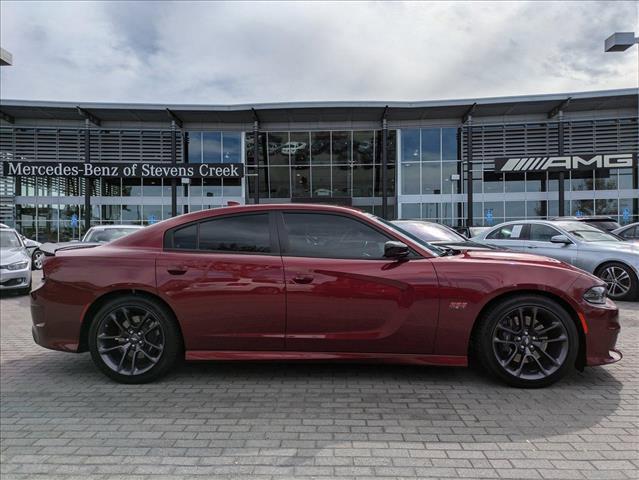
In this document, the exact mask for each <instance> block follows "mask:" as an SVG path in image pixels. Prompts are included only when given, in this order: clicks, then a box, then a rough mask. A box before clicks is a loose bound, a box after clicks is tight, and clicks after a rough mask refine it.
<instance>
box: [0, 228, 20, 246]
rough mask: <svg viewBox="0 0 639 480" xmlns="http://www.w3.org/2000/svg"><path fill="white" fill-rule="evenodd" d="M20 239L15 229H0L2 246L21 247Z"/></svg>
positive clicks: (0, 244) (0, 243)
mask: <svg viewBox="0 0 639 480" xmlns="http://www.w3.org/2000/svg"><path fill="white" fill-rule="evenodd" d="M21 246H22V244H21V243H20V239H19V238H18V235H16V233H15V232H14V231H13V230H0V248H16V247H21Z"/></svg>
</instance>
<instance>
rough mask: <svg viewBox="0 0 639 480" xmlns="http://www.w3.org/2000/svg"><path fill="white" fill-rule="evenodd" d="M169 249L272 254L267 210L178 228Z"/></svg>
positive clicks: (174, 231) (168, 244)
mask: <svg viewBox="0 0 639 480" xmlns="http://www.w3.org/2000/svg"><path fill="white" fill-rule="evenodd" d="M167 246H168V248H172V249H179V250H203V251H209V252H229V253H233V252H237V253H271V235H270V228H269V215H268V213H258V214H250V215H230V216H226V217H220V218H213V219H211V220H204V221H202V222H198V223H193V224H191V225H187V226H185V227H181V228H177V229H176V230H173V232H172V240H171V241H169V242H167Z"/></svg>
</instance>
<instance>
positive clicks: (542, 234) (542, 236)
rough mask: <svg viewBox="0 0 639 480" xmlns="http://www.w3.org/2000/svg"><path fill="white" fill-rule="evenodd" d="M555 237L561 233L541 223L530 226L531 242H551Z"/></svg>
mask: <svg viewBox="0 0 639 480" xmlns="http://www.w3.org/2000/svg"><path fill="white" fill-rule="evenodd" d="M555 235H561V232H560V231H559V230H555V229H554V228H552V227H550V226H548V225H543V224H541V223H532V224H531V225H530V233H529V236H530V241H531V242H550V239H551V238H552V237H554V236H555Z"/></svg>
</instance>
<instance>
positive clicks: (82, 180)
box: [0, 89, 639, 241]
mask: <svg viewBox="0 0 639 480" xmlns="http://www.w3.org/2000/svg"><path fill="white" fill-rule="evenodd" d="M636 93H637V92H636V90H634V89H627V90H609V91H599V92H577V93H566V94H552V95H532V96H521V97H502V98H486V99H465V100H441V101H424V102H381V101H380V102H375V101H372V102H348V101H346V102H307V103H275V104H254V105H162V104H155V105H149V104H134V103H133V104H112V103H87V104H81V105H80V107H81V109H82V111H83V112H85V113H86V112H88V113H90V116H89V117H90V118H89V119H87V118H86V116H81V115H80V114H79V113H78V108H77V107H78V102H68V103H67V102H30V101H22V100H5V99H3V100H1V101H0V111H1V112H2V115H1V116H0V117H1V119H2V120H0V121H1V126H0V160H3V161H7V162H9V164H8V165H10V166H12V167H11V168H12V170H7V168H8V167H6V166H5V170H4V172H5V175H4V176H3V178H2V179H1V180H0V196H1V197H2V203H1V207H0V222H2V223H6V224H9V225H11V226H15V227H16V228H17V229H18V230H19V231H20V232H21V233H23V234H25V235H27V236H29V237H30V238H34V239H38V240H44V241H47V240H53V241H58V240H60V241H62V240H68V239H70V238H71V237H74V238H78V236H81V235H82V234H83V233H84V232H85V231H86V230H87V228H89V227H90V226H91V225H97V224H110V223H118V224H119V223H132V224H139V225H145V224H148V223H149V222H150V223H153V222H154V221H156V220H160V219H163V218H168V217H171V216H173V215H177V214H180V213H185V212H192V211H196V210H202V209H208V208H216V207H220V206H224V205H226V204H228V203H229V202H234V203H239V204H251V203H330V204H338V205H345V206H353V207H356V208H358V209H361V210H364V211H367V212H370V213H374V214H376V215H379V216H381V217H384V218H388V219H395V218H400V219H428V220H433V221H437V222H441V223H445V224H448V225H451V226H465V225H475V226H491V225H496V224H497V223H500V222H502V221H507V220H518V219H522V218H526V219H535V218H536V219H544V218H549V217H554V216H560V215H606V216H611V217H614V218H615V219H616V220H617V221H619V222H620V223H622V224H625V223H629V222H632V221H637V220H639V186H638V174H637V161H636V155H637V153H638V152H639V146H638V143H639V141H638V139H639V129H638V125H637V111H638V103H637V94H636ZM569 97H570V102H565V100H566V99H567V98H569ZM167 109H168V110H169V112H170V115H167ZM69 164H73V165H69ZM76 169H77V173H76ZM72 218H76V219H79V220H80V221H79V223H78V224H77V225H76V226H75V227H74V226H72V223H71V219H72ZM74 225H75V224H74Z"/></svg>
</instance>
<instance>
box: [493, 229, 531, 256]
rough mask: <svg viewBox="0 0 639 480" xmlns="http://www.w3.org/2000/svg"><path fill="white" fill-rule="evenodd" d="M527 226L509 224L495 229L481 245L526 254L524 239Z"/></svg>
mask: <svg viewBox="0 0 639 480" xmlns="http://www.w3.org/2000/svg"><path fill="white" fill-rule="evenodd" d="M527 234H528V225H527V224H525V223H510V224H507V225H502V226H500V227H497V228H495V229H494V230H492V231H491V232H489V233H488V235H486V238H485V239H484V240H483V241H482V242H481V243H486V244H488V245H494V246H495V247H499V248H507V249H508V250H515V251H518V252H526V251H527V248H526V238H527Z"/></svg>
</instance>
